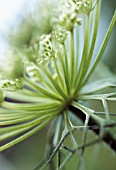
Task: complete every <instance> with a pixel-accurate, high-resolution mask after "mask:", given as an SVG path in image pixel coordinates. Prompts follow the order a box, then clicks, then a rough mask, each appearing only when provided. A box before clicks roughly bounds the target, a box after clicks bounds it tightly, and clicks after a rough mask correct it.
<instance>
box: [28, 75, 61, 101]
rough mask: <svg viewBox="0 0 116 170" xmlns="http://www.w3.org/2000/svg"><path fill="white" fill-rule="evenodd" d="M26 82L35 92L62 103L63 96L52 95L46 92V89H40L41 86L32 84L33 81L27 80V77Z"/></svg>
mask: <svg viewBox="0 0 116 170" xmlns="http://www.w3.org/2000/svg"><path fill="white" fill-rule="evenodd" d="M25 82H26V83H27V84H28V85H29V86H31V87H33V88H34V89H35V90H37V91H38V92H40V93H42V94H44V95H45V96H48V97H50V98H53V99H55V100H60V101H62V98H61V96H59V95H56V94H52V93H50V92H48V91H46V90H45V89H44V88H42V87H40V86H39V84H38V85H36V84H35V83H34V82H32V81H31V80H30V79H29V78H27V77H26V76H25Z"/></svg>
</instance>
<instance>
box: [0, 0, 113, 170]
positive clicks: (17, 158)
mask: <svg viewBox="0 0 116 170" xmlns="http://www.w3.org/2000/svg"><path fill="white" fill-rule="evenodd" d="M55 3H56V2H54V3H53V4H52V5H55ZM43 4H44V6H47V8H45V9H44V10H43ZM49 4H50V0H49V2H45V0H44V1H42V0H30V1H28V0H0V56H2V54H3V53H4V51H5V50H6V49H7V47H8V46H9V43H12V45H14V46H22V45H25V44H28V42H29V41H30V40H32V39H31V37H32V35H33V34H35V38H36V33H37V31H38V29H39V30H40V32H41V33H42V32H47V31H49V30H48V25H49V16H48V13H47V12H46V9H48V10H49V9H50V8H49ZM115 9H116V1H115V0H110V1H109V0H102V5H101V16H100V24H99V35H98V39H97V48H99V44H100V43H101V42H102V41H103V38H104V36H105V34H106V31H107V28H108V26H109V23H110V21H111V18H112V16H113V13H114V10H115ZM45 18H47V20H45ZM40 23H42V24H43V27H42V29H41V28H40ZM46 28H47V29H46ZM49 29H50V28H49ZM17 32H18V34H17ZM115 46H116V27H115V29H114V30H113V33H112V35H111V38H110V41H109V43H108V46H107V49H106V50H105V53H104V57H103V59H102V60H103V62H104V63H105V64H106V65H107V66H108V67H109V69H110V70H111V71H112V72H113V73H115V74H116V50H115V48H116V47H115ZM97 48H96V50H97ZM111 107H113V110H115V103H114V104H112V105H111ZM47 129H48V127H46V128H45V129H43V130H41V131H40V132H39V133H37V134H35V135H33V136H32V137H30V138H28V139H26V140H25V141H23V142H21V143H20V144H17V145H16V146H14V147H12V148H10V149H8V150H5V151H3V152H2V153H0V170H33V168H34V167H35V166H36V165H37V164H38V163H39V162H40V160H41V159H42V156H43V154H44V150H45V145H46V136H47ZM76 135H77V136H78V137H77V138H79V137H81V135H82V133H81V132H78V134H76ZM91 138H95V136H94V134H92V133H91V132H89V134H88V139H91ZM77 159H78V158H77V157H76V156H74V157H73V159H71V161H70V163H68V166H67V167H68V168H67V169H66V170H70V169H72V170H73V169H74V170H75V167H76V162H77ZM85 164H86V170H115V169H116V155H115V154H114V153H113V152H112V151H111V149H110V148H108V147H107V146H106V145H105V144H103V143H98V144H96V145H94V146H91V147H88V148H87V149H86V151H85Z"/></svg>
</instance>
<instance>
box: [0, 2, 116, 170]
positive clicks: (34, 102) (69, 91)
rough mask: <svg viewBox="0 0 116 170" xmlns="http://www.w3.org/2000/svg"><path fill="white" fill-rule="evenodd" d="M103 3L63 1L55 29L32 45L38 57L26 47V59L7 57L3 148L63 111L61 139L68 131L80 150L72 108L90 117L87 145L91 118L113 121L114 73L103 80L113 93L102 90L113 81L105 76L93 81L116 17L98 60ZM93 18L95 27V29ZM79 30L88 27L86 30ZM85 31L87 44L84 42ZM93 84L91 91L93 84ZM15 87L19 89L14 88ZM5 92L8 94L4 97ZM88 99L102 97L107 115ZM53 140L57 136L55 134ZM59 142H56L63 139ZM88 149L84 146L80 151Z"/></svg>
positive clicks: (0, 83)
mask: <svg viewBox="0 0 116 170" xmlns="http://www.w3.org/2000/svg"><path fill="white" fill-rule="evenodd" d="M100 3H101V1H100V0H96V1H95V0H67V1H65V2H64V1H63V3H61V4H59V8H58V16H54V17H56V18H55V19H54V18H50V19H51V23H52V20H55V24H54V25H53V27H52V30H51V32H50V33H49V34H42V35H41V36H39V37H38V41H36V42H34V41H33V43H32V44H31V45H30V46H29V47H28V49H31V52H32V53H31V54H34V55H33V56H34V59H32V60H30V59H29V58H28V53H27V54H26V53H25V52H24V53H23V50H21V49H18V50H21V53H20V55H21V57H18V56H14V58H13V59H10V61H8V63H9V62H10V64H9V65H8V67H7V69H6V68H5V69H4V68H2V67H1V68H0V71H1V73H2V74H1V75H2V76H1V77H0V104H1V107H0V127H2V128H1V130H0V141H2V142H3V144H2V145H1V146H0V151H2V150H5V149H7V148H9V147H11V146H13V145H15V144H17V143H19V142H21V141H23V140H24V139H26V138H28V137H29V136H31V135H33V134H34V133H36V132H37V131H39V130H40V129H42V128H43V127H45V126H46V125H47V124H48V123H49V122H50V121H52V120H53V119H55V118H56V117H58V116H59V117H60V115H61V117H63V116H64V122H65V125H64V131H63V135H62V137H61V141H60V142H61V143H62V140H63V139H64V137H65V136H66V134H68V133H69V134H70V136H71V137H72V139H73V144H74V146H75V148H77V144H76V141H75V139H74V138H73V134H72V131H73V130H74V129H75V126H74V125H73V123H72V121H71V116H70V114H71V111H70V110H69V109H70V107H74V108H76V109H78V110H79V111H80V112H83V114H84V116H85V124H84V133H83V136H84V137H83V145H84V144H85V142H86V130H87V126H88V125H89V119H90V118H91V119H93V120H94V121H95V122H97V123H96V124H98V125H99V127H101V126H102V127H103V126H106V125H107V124H109V123H112V122H113V120H111V119H110V113H109V109H108V105H107V102H108V101H109V100H115V95H116V93H115V88H116V84H115V80H114V75H113V74H111V73H110V80H109V79H108V78H104V82H106V81H107V82H110V83H111V84H110V87H111V89H110V91H108V92H106V91H105V92H103V89H106V90H107V88H109V84H106V83H103V84H102V87H101V84H100V81H101V80H100V81H99V80H98V81H96V82H94V85H93V82H91V80H90V77H91V75H92V74H93V73H94V71H95V68H96V66H97V65H98V63H99V61H100V59H101V57H102V54H103V52H104V50H105V48H106V45H107V43H108V40H109V38H110V35H111V32H112V30H113V27H114V25H115V21H116V12H115V13H114V16H113V18H112V20H111V24H110V26H109V29H108V32H107V33H106V36H105V38H104V41H103V44H102V45H101V47H100V51H99V53H98V54H97V55H96V58H95V60H94V61H93V52H94V49H95V43H96V38H97V33H98V21H99V15H100ZM95 4H96V5H95ZM60 7H61V8H60ZM61 9H62V10H61ZM92 22H93V27H91V23H92ZM80 28H81V29H82V30H84V31H83V32H82V30H81V29H80ZM38 32H39V30H38ZM39 35H40V33H39ZM81 35H82V37H81V38H82V39H83V44H81V43H80V36H81ZM90 40H91V41H90ZM79 45H80V46H81V45H82V51H81V52H80V49H78V47H79ZM32 47H34V48H32ZM26 55H27V56H26ZM9 56H10V55H9ZM24 62H25V68H24ZM8 68H9V69H8ZM88 80H89V83H88ZM111 80H112V81H111ZM23 81H24V85H25V86H24V87H23ZM93 86H94V90H93V91H92V90H90V87H91V88H92V87H93ZM21 88H22V89H21ZM12 89H13V90H15V91H12V92H11V90H12ZM19 89H20V90H19ZM1 90H2V91H1ZM3 94H4V95H3ZM3 96H5V97H6V98H5V99H4V100H3ZM86 100H99V101H101V103H102V104H103V107H104V112H103V113H104V117H103V118H101V117H100V116H99V115H96V112H97V111H95V110H92V109H90V108H89V106H88V105H87V104H86V105H85V104H84V103H85V102H84V101H86ZM12 101H13V102H12ZM77 117H78V115H77ZM58 120H59V119H58ZM58 122H59V121H58ZM54 126H55V128H54V129H57V125H56V124H54ZM59 131H60V130H59ZM55 135H56V134H55V132H54V136H55ZM54 138H55V139H56V136H55V137H54ZM7 139H10V140H9V142H6V141H7ZM57 139H59V137H57ZM54 141H56V140H54ZM54 143H55V144H54V145H55V146H56V145H57V143H58V141H57V142H54ZM60 146H61V145H58V148H60ZM83 151H84V150H83V148H82V150H81V152H80V155H82V154H83ZM56 152H57V151H56ZM49 161H50V160H49ZM46 165H47V164H45V165H44V166H43V168H44V167H45V166H46ZM62 166H63V165H62ZM62 166H61V167H62ZM43 168H42V169H43Z"/></svg>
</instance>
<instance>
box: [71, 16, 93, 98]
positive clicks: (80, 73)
mask: <svg viewBox="0 0 116 170" xmlns="http://www.w3.org/2000/svg"><path fill="white" fill-rule="evenodd" d="M89 19H90V16H89V14H88V15H86V16H85V20H86V23H85V28H84V30H85V36H84V37H85V38H84V47H83V53H82V59H81V63H80V66H79V69H78V72H77V74H76V76H75V87H76V89H75V92H74V94H75V96H76V95H77V93H78V87H79V85H80V83H81V82H82V80H83V79H84V77H83V72H84V69H85V68H84V67H85V62H86V58H87V56H88V46H89V42H88V40H89Z"/></svg>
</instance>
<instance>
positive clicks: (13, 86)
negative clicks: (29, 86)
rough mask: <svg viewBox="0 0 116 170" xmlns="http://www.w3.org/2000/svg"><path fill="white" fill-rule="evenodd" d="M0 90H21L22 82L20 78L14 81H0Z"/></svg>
mask: <svg viewBox="0 0 116 170" xmlns="http://www.w3.org/2000/svg"><path fill="white" fill-rule="evenodd" d="M0 88H1V89H6V90H17V89H22V88H23V80H22V79H21V78H20V79H19V78H17V79H15V80H9V79H6V80H1V81H0Z"/></svg>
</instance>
